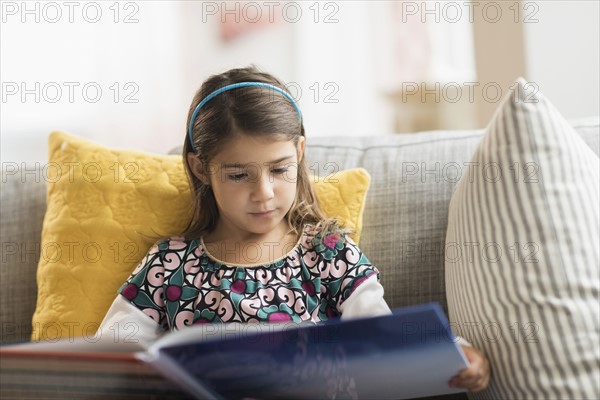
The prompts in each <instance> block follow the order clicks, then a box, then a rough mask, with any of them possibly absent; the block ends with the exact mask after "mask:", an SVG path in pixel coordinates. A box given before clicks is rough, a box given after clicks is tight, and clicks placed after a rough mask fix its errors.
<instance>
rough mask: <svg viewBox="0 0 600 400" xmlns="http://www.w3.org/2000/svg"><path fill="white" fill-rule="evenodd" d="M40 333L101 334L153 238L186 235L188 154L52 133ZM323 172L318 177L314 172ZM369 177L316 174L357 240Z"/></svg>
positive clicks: (327, 207)
mask: <svg viewBox="0 0 600 400" xmlns="http://www.w3.org/2000/svg"><path fill="white" fill-rule="evenodd" d="M48 154H49V163H48V165H47V168H45V169H46V171H45V172H44V175H45V178H46V182H47V187H48V192H47V204H48V208H47V210H46V215H45V217H44V225H43V229H42V245H41V257H40V262H39V265H38V271H37V283H38V298H37V307H36V310H35V313H34V315H33V321H32V322H33V333H32V337H31V339H32V340H45V339H47V340H51V339H55V338H66V337H74V336H82V335H85V336H88V337H90V338H93V336H94V334H95V332H96V330H97V328H98V326H99V324H100V322H102V319H103V318H104V315H105V314H106V312H107V311H108V308H109V307H110V305H111V303H112V301H113V300H114V298H115V297H116V295H117V290H118V288H119V287H120V285H121V284H122V283H123V282H124V281H125V279H127V278H128V277H129V275H130V273H131V271H132V270H133V269H134V268H135V266H136V265H137V264H138V263H139V261H140V260H141V259H142V258H143V257H144V255H145V254H146V253H147V251H148V250H149V249H150V247H151V246H152V245H153V244H154V242H155V240H154V239H153V236H155V235H156V234H159V235H162V236H173V235H177V234H179V233H181V232H183V230H184V228H185V227H186V225H187V222H188V220H189V218H190V214H189V213H190V206H189V204H190V202H191V197H190V190H189V185H188V182H187V177H186V174H185V171H184V169H183V163H182V159H181V156H180V155H158V154H150V153H144V152H140V151H130V150H116V149H110V148H107V147H104V146H100V145H98V144H96V143H94V142H92V141H90V140H87V139H83V138H81V137H77V136H73V135H70V134H67V133H64V132H52V133H51V134H50V138H49V142H48ZM315 179H316V178H315ZM369 183H370V177H369V174H368V173H367V171H365V170H364V169H353V170H346V171H341V172H338V173H336V174H334V175H332V176H328V177H325V178H320V179H318V180H317V181H316V185H315V187H316V191H317V196H318V198H319V200H320V201H321V202H322V205H323V208H324V212H325V213H326V214H327V215H329V216H337V217H339V220H340V222H341V223H342V224H344V225H346V226H348V227H351V228H353V229H354V230H355V232H354V234H353V235H351V237H352V238H353V239H354V241H356V242H357V243H358V241H359V239H360V232H361V229H362V211H363V207H364V201H365V198H366V194H367V189H368V187H369Z"/></svg>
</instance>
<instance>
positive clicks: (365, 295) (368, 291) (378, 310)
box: [340, 276, 473, 347]
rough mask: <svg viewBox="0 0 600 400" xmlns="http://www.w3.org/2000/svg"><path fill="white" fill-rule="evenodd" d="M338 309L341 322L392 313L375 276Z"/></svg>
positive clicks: (463, 340) (465, 343)
mask: <svg viewBox="0 0 600 400" xmlns="http://www.w3.org/2000/svg"><path fill="white" fill-rule="evenodd" d="M340 308H341V311H342V317H341V319H342V320H346V319H352V318H361V317H375V316H379V315H388V314H391V313H392V311H391V310H390V308H389V306H388V305H387V303H386V302H385V300H384V299H383V286H381V284H380V283H379V282H378V281H377V278H376V276H371V277H370V278H368V279H367V280H366V281H365V282H363V283H362V284H361V285H360V286H359V287H357V288H356V290H355V291H354V292H353V293H352V295H350V297H349V298H348V299H347V300H346V301H345V302H343V303H342V305H341V307H340ZM456 339H457V340H458V343H459V344H461V345H463V346H471V347H472V346H473V345H472V344H471V343H469V342H468V341H467V340H466V339H464V338H462V337H460V336H456Z"/></svg>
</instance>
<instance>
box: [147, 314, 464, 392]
mask: <svg viewBox="0 0 600 400" xmlns="http://www.w3.org/2000/svg"><path fill="white" fill-rule="evenodd" d="M217 329H218V331H217ZM184 332H185V333H184ZM168 336H170V335H167V338H165V339H167V340H161V341H159V342H157V343H156V344H155V345H154V346H152V348H150V349H149V351H148V352H146V353H141V356H142V358H143V359H144V361H145V362H148V363H149V364H150V365H152V366H153V367H154V368H156V370H157V371H158V372H160V373H162V374H163V375H164V376H165V377H167V378H168V379H171V380H173V381H175V382H176V383H177V384H179V385H180V386H181V387H183V388H185V389H186V390H188V391H189V392H190V393H191V394H192V395H194V396H195V397H196V398H199V399H200V398H202V399H207V398H214V399H281V398H286V399H309V398H310V399H316V398H319V399H372V398H378V399H405V398H416V397H424V396H434V395H442V394H449V393H457V392H461V391H464V390H463V389H452V388H449V387H448V381H449V380H450V378H451V377H452V376H454V375H455V374H457V373H458V372H459V371H460V370H461V369H463V368H466V367H467V366H468V361H467V359H466V357H465V355H464V353H463V351H462V349H461V347H460V345H459V344H458V341H457V339H456V337H455V336H454V334H453V333H452V331H451V330H450V327H449V323H448V320H447V319H446V316H445V315H444V312H443V310H442V308H441V307H440V305H439V304H438V303H427V304H421V305H416V306H411V307H403V308H398V309H395V310H393V311H392V314H391V315H385V316H378V317H371V318H361V319H353V320H344V321H342V320H340V319H335V320H331V321H327V322H325V323H319V324H312V323H311V324H285V325H283V324H269V325H260V326H251V325H243V324H238V325H235V326H233V325H230V326H225V325H224V326H221V327H215V326H205V327H191V328H190V329H187V330H186V331H179V332H177V333H176V334H173V336H172V337H171V338H168Z"/></svg>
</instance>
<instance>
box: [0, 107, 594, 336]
mask: <svg viewBox="0 0 600 400" xmlns="http://www.w3.org/2000/svg"><path fill="white" fill-rule="evenodd" d="M573 126H574V127H575V129H576V131H577V133H578V134H579V135H581V137H582V138H583V140H584V141H585V142H586V143H587V144H588V145H589V146H590V147H591V148H592V149H593V151H594V152H595V153H596V154H598V152H599V148H598V147H599V137H600V136H599V121H598V119H597V118H594V119H586V120H579V121H574V122H573ZM482 134H483V131H482V130H470V131H437V132H423V133H415V134H401V135H379V136H365V137H351V138H343V139H342V138H341V137H317V138H309V139H308V144H307V150H306V157H307V160H308V163H309V168H310V169H311V172H312V173H313V174H319V175H330V176H331V177H332V178H335V171H338V170H342V169H347V168H354V167H363V168H365V169H366V170H367V171H368V172H369V173H370V175H371V186H370V189H369V192H368V194H367V199H366V204H365V209H364V215H363V231H362V236H361V240H360V248H361V249H362V250H363V251H364V253H365V255H366V256H367V258H369V259H370V260H371V262H372V263H373V264H374V265H376V266H377V267H378V268H379V270H380V272H381V282H382V284H383V286H384V288H385V298H386V300H387V301H388V303H389V305H390V307H392V308H394V307H400V306H406V305H411V304H416V303H424V302H429V301H437V302H439V303H440V304H441V305H442V307H443V308H444V310H445V311H446V312H447V303H446V294H445V283H444V240H445V236H446V226H447V220H448V205H449V203H450V197H451V195H452V191H453V188H454V186H455V185H456V183H457V182H458V179H459V178H460V175H462V173H464V171H465V167H466V166H465V164H464V163H466V162H468V161H469V160H470V158H471V155H472V154H473V152H474V150H475V148H476V147H477V144H478V143H479V141H480V140H481V136H482ZM174 152H175V153H181V149H177V150H175V151H174ZM14 167H15V165H14V164H10V163H5V164H3V165H2V183H1V185H2V190H1V191H0V221H1V224H0V232H1V238H2V256H1V260H0V324H1V326H0V328H1V330H0V341H14V340H29V337H30V335H31V318H32V315H33V312H34V310H35V305H36V299H37V285H36V271H37V264H38V261H39V257H40V240H41V233H42V222H43V218H44V212H45V210H46V184H45V182H44V180H43V179H42V176H41V171H40V166H39V165H38V166H30V165H27V166H21V165H18V166H17V168H20V172H19V173H18V174H17V175H13V174H12V172H11V171H12V170H13V169H14ZM23 171H28V173H27V174H24V173H23ZM15 176H16V177H15Z"/></svg>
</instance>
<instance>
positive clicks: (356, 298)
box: [340, 275, 392, 320]
mask: <svg viewBox="0 0 600 400" xmlns="http://www.w3.org/2000/svg"><path fill="white" fill-rule="evenodd" d="M340 309H341V312H342V317H341V319H342V320H346V319H351V318H361V317H375V316H378V315H388V314H391V313H392V311H391V310H390V307H389V306H388V305H387V303H386V302H385V300H384V299H383V286H381V284H380V283H379V281H377V276H376V275H372V276H371V277H369V278H368V279H367V280H366V281H364V282H363V283H362V284H361V285H360V286H359V287H357V288H356V289H355V290H354V292H352V294H351V295H350V297H348V298H347V299H346V301H344V302H343V303H342V305H341V306H340Z"/></svg>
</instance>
